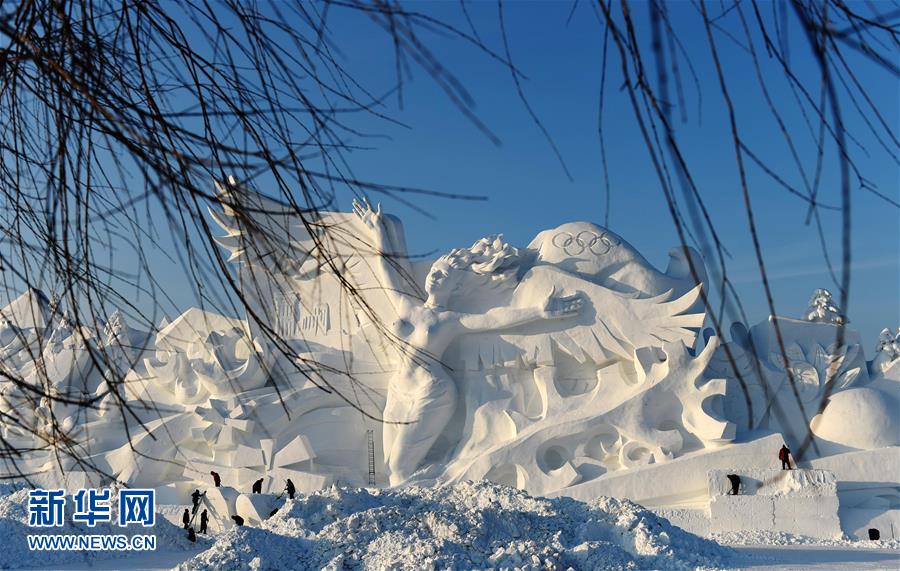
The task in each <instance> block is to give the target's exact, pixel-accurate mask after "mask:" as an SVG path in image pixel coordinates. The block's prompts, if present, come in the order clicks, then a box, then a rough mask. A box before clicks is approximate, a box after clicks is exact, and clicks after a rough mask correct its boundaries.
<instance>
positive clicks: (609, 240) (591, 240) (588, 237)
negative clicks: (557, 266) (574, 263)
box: [552, 230, 619, 256]
mask: <svg viewBox="0 0 900 571" xmlns="http://www.w3.org/2000/svg"><path fill="white" fill-rule="evenodd" d="M552 242H553V245H554V246H556V247H557V248H560V249H561V250H563V251H564V252H565V253H566V254H568V255H570V256H577V255H579V254H581V253H583V252H584V251H585V250H588V251H589V252H591V253H592V254H594V255H595V256H602V255H603V254H606V253H607V252H609V251H610V250H612V249H613V248H615V247H616V246H618V245H619V242H618V240H616V239H615V238H613V237H612V236H610V235H609V234H607V233H606V232H601V233H600V234H597V233H596V232H591V231H590V230H582V231H581V232H579V233H578V234H575V235H574V236H573V235H572V234H570V233H569V232H559V233H558V234H556V235H555V236H553V240H552Z"/></svg>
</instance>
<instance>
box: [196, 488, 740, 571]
mask: <svg viewBox="0 0 900 571" xmlns="http://www.w3.org/2000/svg"><path fill="white" fill-rule="evenodd" d="M731 555H732V551H731V550H730V549H729V548H727V547H722V546H720V545H717V544H716V543H714V542H712V541H709V540H707V539H703V538H700V537H697V536H695V535H692V534H690V533H688V532H686V531H684V530H682V529H680V528H677V527H675V526H673V525H672V524H670V523H669V522H668V521H667V520H665V519H663V518H660V517H658V516H656V515H655V514H653V513H651V512H650V511H648V510H646V509H644V508H643V507H641V506H639V505H637V504H635V503H632V502H629V501H627V500H616V499H612V498H606V497H601V498H598V499H596V500H594V501H592V502H590V503H583V502H579V501H577V500H573V499H570V498H554V499H545V498H534V497H531V496H529V495H528V494H526V493H525V492H523V491H520V490H516V489H514V488H510V487H506V486H502V485H499V484H494V483H492V482H487V481H479V482H465V483H461V484H456V485H447V486H441V487H434V488H424V487H407V488H401V489H393V490H372V489H348V488H337V487H332V488H330V489H326V490H322V491H319V492H315V493H312V494H309V495H303V496H298V497H297V498H296V499H294V500H288V501H287V503H286V504H285V505H284V507H282V508H281V509H280V510H279V511H278V512H277V513H276V514H275V515H274V516H273V517H272V518H270V519H269V520H268V521H266V522H265V524H264V526H263V528H261V529H255V528H249V527H241V528H234V529H232V530H230V531H228V532H227V533H225V534H223V535H221V536H219V538H218V540H217V541H216V543H215V544H214V545H213V546H212V547H211V548H210V549H208V550H207V551H205V552H203V553H201V554H199V555H197V556H196V557H194V558H193V559H191V560H189V561H186V562H185V563H183V564H182V565H181V566H180V568H179V569H182V570H185V571H186V570H188V569H190V570H198V571H199V570H210V571H211V570H213V569H219V570H228V569H248V568H249V569H318V568H326V569H342V568H365V569H386V568H391V569H434V568H439V569H485V568H495V569H514V568H515V569H545V568H546V569H567V568H569V567H572V568H575V569H660V568H665V569H697V568H701V569H702V568H715V567H719V566H721V564H722V563H723V561H725V560H727V559H729V558H730V557H731Z"/></svg>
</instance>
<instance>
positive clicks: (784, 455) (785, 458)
mask: <svg viewBox="0 0 900 571" xmlns="http://www.w3.org/2000/svg"><path fill="white" fill-rule="evenodd" d="M778 459H779V460H781V469H782V470H793V468H791V449H790V448H788V447H787V444H782V445H781V450H779V451H778Z"/></svg>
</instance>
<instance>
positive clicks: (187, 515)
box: [181, 508, 191, 529]
mask: <svg viewBox="0 0 900 571" xmlns="http://www.w3.org/2000/svg"><path fill="white" fill-rule="evenodd" d="M181 523H183V524H184V529H187V528H188V527H190V525H191V510H189V509H187V508H184V513H183V514H181Z"/></svg>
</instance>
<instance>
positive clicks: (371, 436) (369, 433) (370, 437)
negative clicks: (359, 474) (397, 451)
mask: <svg viewBox="0 0 900 571" xmlns="http://www.w3.org/2000/svg"><path fill="white" fill-rule="evenodd" d="M366 441H367V444H368V446H369V487H370V488H374V487H375V431H374V430H366Z"/></svg>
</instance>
